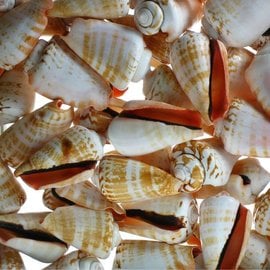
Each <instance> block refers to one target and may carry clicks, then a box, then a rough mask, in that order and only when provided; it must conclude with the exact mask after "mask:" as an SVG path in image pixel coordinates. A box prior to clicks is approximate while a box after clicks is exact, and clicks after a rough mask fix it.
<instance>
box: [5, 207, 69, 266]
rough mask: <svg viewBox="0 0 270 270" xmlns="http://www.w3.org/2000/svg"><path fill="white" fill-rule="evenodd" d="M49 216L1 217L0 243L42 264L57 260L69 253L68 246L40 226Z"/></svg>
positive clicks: (19, 215)
mask: <svg viewBox="0 0 270 270" xmlns="http://www.w3.org/2000/svg"><path fill="white" fill-rule="evenodd" d="M47 214H48V213H46V212H45V213H28V214H16V215H15V214H9V215H0V243H1V244H3V245H5V246H7V247H10V248H13V249H15V250H18V251H20V252H22V253H24V254H26V255H28V256H30V257H33V258H34V259H36V260H39V261H41V262H46V263H51V262H53V261H55V260H57V259H58V258H60V257H61V256H62V255H63V254H64V253H65V252H66V251H67V245H66V244H65V243H63V242H62V241H60V240H59V239H57V238H56V237H54V236H52V235H51V234H49V233H47V232H45V231H44V230H43V229H42V227H41V226H40V225H39V222H41V220H42V219H43V218H44V217H45V216H46V215H47Z"/></svg>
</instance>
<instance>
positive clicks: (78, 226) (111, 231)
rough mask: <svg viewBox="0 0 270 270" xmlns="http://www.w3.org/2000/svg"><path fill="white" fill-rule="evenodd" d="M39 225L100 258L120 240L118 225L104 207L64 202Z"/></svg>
mask: <svg viewBox="0 0 270 270" xmlns="http://www.w3.org/2000/svg"><path fill="white" fill-rule="evenodd" d="M41 225H42V226H43V228H45V229H46V230H47V231H49V232H50V233H52V234H53V235H55V236H56V237H57V238H59V239H62V240H63V241H65V242H67V243H69V244H71V245H73V246H74V247H76V248H78V249H80V250H82V251H84V252H87V253H90V254H91V255H94V256H97V257H99V258H102V259H105V258H107V257H108V256H109V254H110V252H111V250H112V249H113V248H114V247H115V246H117V245H118V244H119V243H120V241H121V240H120V234H119V231H118V226H117V224H116V223H114V221H113V216H112V214H111V213H109V212H106V211H94V210H90V209H86V208H82V207H79V206H64V207H60V208H57V209H56V210H55V211H54V212H52V213H51V214H49V215H47V216H46V218H45V219H44V221H43V222H42V224H41ZM90 239H91V241H89V240H90Z"/></svg>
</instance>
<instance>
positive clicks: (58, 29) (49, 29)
mask: <svg viewBox="0 0 270 270" xmlns="http://www.w3.org/2000/svg"><path fill="white" fill-rule="evenodd" d="M54 4H55V2H54ZM50 11H51V9H50V10H49V11H48V12H50ZM68 32H69V27H68V24H67V23H66V22H65V21H64V20H63V19H61V18H52V17H49V18H48V23H47V26H46V28H45V29H44V31H43V33H42V35H48V36H56V35H58V36H65V35H67V34H68Z"/></svg>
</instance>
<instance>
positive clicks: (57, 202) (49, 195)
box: [42, 188, 74, 210]
mask: <svg viewBox="0 0 270 270" xmlns="http://www.w3.org/2000/svg"><path fill="white" fill-rule="evenodd" d="M54 191H55V188H47V189H45V190H44V192H43V195H42V202H43V204H44V205H45V206H46V207H47V208H49V209H51V210H54V209H56V208H57V207H62V206H68V205H73V204H74V203H72V202H68V201H67V200H63V199H62V198H59V197H58V196H57V195H55V192H54Z"/></svg>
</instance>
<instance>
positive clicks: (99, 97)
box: [30, 38, 111, 110]
mask: <svg viewBox="0 0 270 270" xmlns="http://www.w3.org/2000/svg"><path fill="white" fill-rule="evenodd" d="M30 83H31V85H32V87H33V88H34V89H35V90H36V91H37V92H38V93H39V94H41V95H43V96H45V97H47V98H49V99H56V98H61V99H62V100H63V102H64V103H65V104H68V105H70V106H73V107H77V108H86V107H89V106H93V107H94V108H95V109H97V110H104V109H106V108H107V106H108V104H109V96H110V93H111V88H110V86H109V84H108V83H107V82H106V81H105V80H104V79H103V78H102V77H101V76H100V75H99V74H98V73H97V72H96V71H94V70H93V69H92V68H91V67H89V66H88V65H87V64H85V63H84V62H83V61H82V60H81V59H80V58H79V57H78V56H77V55H76V54H75V53H73V52H72V51H71V50H70V49H69V48H68V46H67V45H66V44H65V43H64V42H63V41H62V40H61V39H59V38H54V39H53V40H51V42H50V44H49V45H48V46H47V47H46V48H45V49H44V50H43V53H42V56H41V57H40V60H39V62H38V63H37V64H36V65H35V66H34V68H33V69H32V70H31V72H30Z"/></svg>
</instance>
